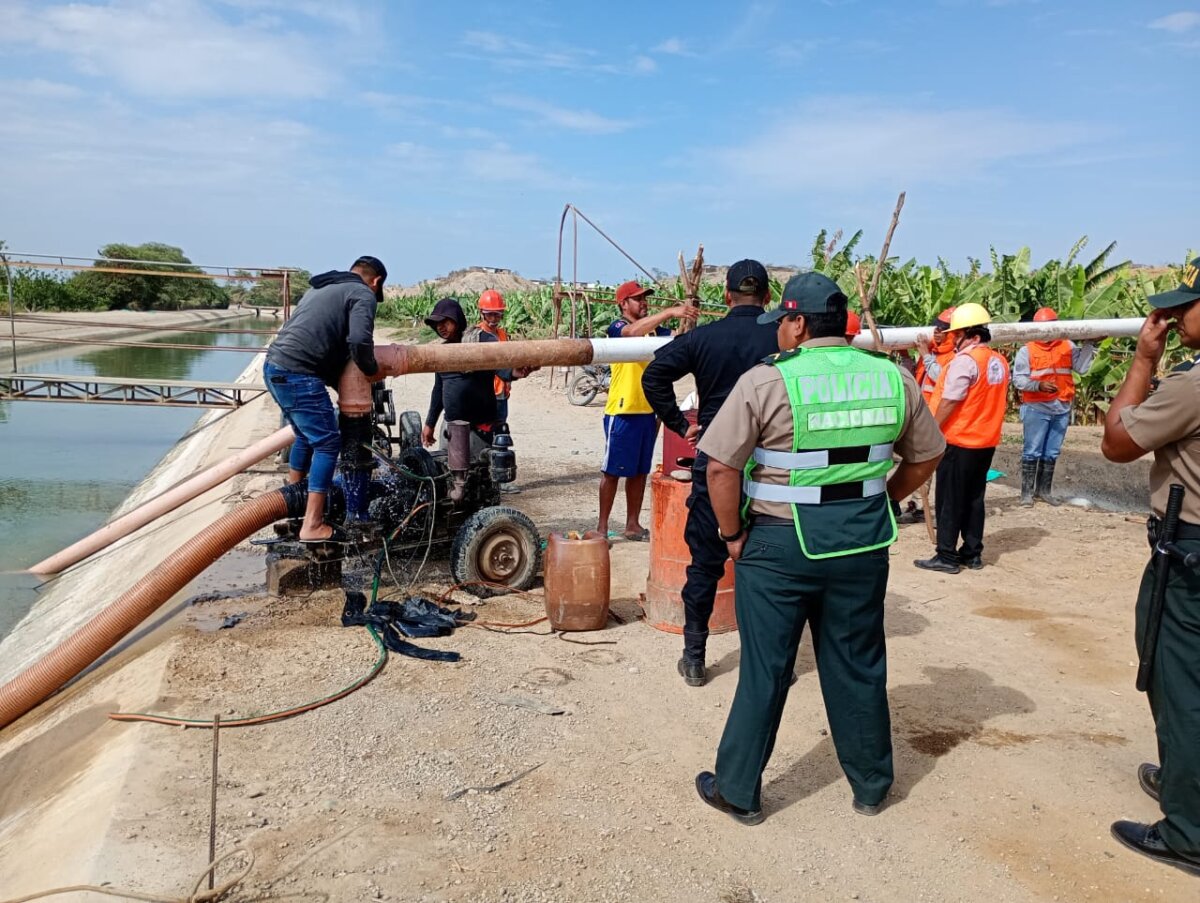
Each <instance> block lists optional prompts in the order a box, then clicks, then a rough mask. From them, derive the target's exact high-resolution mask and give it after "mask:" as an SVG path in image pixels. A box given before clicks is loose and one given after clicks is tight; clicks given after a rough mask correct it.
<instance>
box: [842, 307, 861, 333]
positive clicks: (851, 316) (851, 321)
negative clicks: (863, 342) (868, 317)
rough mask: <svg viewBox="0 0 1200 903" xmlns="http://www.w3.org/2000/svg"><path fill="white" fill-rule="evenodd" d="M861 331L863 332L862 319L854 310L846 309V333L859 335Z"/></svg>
mask: <svg viewBox="0 0 1200 903" xmlns="http://www.w3.org/2000/svg"><path fill="white" fill-rule="evenodd" d="M860 332H862V320H861V319H859V316H858V314H856V313H855V312H854V311H852V310H848V311H846V335H858V334H859V333H860Z"/></svg>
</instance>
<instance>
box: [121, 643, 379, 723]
mask: <svg viewBox="0 0 1200 903" xmlns="http://www.w3.org/2000/svg"><path fill="white" fill-rule="evenodd" d="M367 632H368V633H369V634H370V635H371V639H373V640H374V641H375V645H376V647H377V648H378V649H379V657H378V658H376V659H375V664H373V665H372V666H371V670H370V671H368V672H367V673H366V674H365V675H364V676H363V677H360V678H358V680H356V681H354V682H353V683H352V684H350V685H349V686H346V687H343V688H342V689H341V690H338V691H337V692H336V693H334V694H332V695H331V696H325V697H323V698H321V699H317V700H314V701H313V702H308V703H305V704H304V705H299V706H295V707H293V708H290V709H284V710H282V711H279V712H269V713H268V714H266V715H253V716H250V717H247V718H231V719H230V720H228V721H224V720H223V721H222V722H221V729H222V730H224V729H225V728H230V727H248V726H249V725H252V724H268V723H270V722H272V721H282V720H283V719H284V718H291V717H292V716H294V715H300V714H302V713H304V712H311V711H312V710H313V709H319V708H321V707H322V706H325V705H329V703H331V702H337V701H338V700H339V699H344V698H345V697H347V696H349V695H350V694H351V693H353V692H354V691H355V690H358V689H360V688H362V687H364V686H366V685H367V684H368V683H370V682H371V681H372V680H373V679H374V678H375V676H376V675H377V674H379V672H380V671H382V670H383V666H384V665H386V664H387V660H388V651H387V647H385V646H384V645H383V640H382V639H381V638H380V636H379V634H378V633H377V632H376V630H375V628H374V627H373V626H371V625H367ZM108 717H109V718H111V719H112V720H113V721H145V722H148V723H150V724H166V725H170V726H172V727H196V728H206V729H209V730H211V729H212V726H213V722H212V720H211V719H202V718H174V717H171V716H169V715H155V714H153V713H147V712H110V713H109V715H108Z"/></svg>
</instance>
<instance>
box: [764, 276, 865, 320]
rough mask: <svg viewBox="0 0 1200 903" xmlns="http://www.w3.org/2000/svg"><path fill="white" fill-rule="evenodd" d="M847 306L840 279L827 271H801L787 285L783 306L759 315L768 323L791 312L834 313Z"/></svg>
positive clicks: (780, 303)
mask: <svg viewBox="0 0 1200 903" xmlns="http://www.w3.org/2000/svg"><path fill="white" fill-rule="evenodd" d="M845 309H846V296H845V294H844V293H843V292H842V290H841V289H840V288H838V285H837V283H836V282H834V281H833V280H832V279H830V278H829V277H828V276H826V275H824V274H823V273H800V274H799V275H797V276H793V277H792V278H791V279H789V280H788V281H787V285H785V286H784V287H783V297H782V298H781V299H780V301H779V306H778V307H774V308H772V309H771V310H768V311H766V312H765V313H762V314H759V316H758V322H759V323H761V324H763V325H764V326H765V325H766V324H767V323H775V322H777V321H778V320H782V319H783V318H784V317H786V316H790V315H791V314H832V313H836V312H837V311H839V310H845Z"/></svg>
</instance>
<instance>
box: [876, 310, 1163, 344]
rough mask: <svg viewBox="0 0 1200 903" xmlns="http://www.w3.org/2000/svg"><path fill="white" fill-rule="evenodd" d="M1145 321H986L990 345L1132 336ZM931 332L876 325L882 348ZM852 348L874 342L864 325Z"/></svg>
mask: <svg viewBox="0 0 1200 903" xmlns="http://www.w3.org/2000/svg"><path fill="white" fill-rule="evenodd" d="M1144 322H1145V318H1143V317H1130V318H1128V319H1114V320H1048V321H1046V322H1044V323H989V324H988V330H989V331H990V332H991V334H992V341H991V344H993V345H1014V344H1017V343H1020V342H1050V341H1053V340H1055V339H1073V340H1075V341H1077V342H1079V341H1083V340H1085V339H1103V338H1107V337H1109V336H1135V335H1137V334H1138V332H1139V331H1140V330H1141V328H1142V323H1144ZM932 334H933V329H932V327H929V326H899V327H896V326H889V327H880V329H879V337H880V339H881V344H882V346H883V347H884V348H885V349H888V350H895V349H900V348H912V347H913V346H914V345H916V344H917V336H919V335H924V336H926V337H928V336H930V335H932ZM854 347H855V348H866V349H868V350H869V349H873V348H874V347H875V342H874V340H873V339H872V338H871V333H870V330H868V329H866V328H864V329H863V331H862V332H861V333H859V334H858V336H856V337H855V339H854Z"/></svg>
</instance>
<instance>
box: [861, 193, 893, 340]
mask: <svg viewBox="0 0 1200 903" xmlns="http://www.w3.org/2000/svg"><path fill="white" fill-rule="evenodd" d="M904 196H905V192H903V191H902V192H900V197H898V198H897V199H896V210H895V212H893V213H892V222H891V225H889V226H888V230H887V235H885V236H884V238H883V250H881V251H880V252H879V259H878V260H877V261H875V273H874V275H873V276H872V277H871V287H870V288H869V289H867V290H866V292H865V293H864V291H863V285H864V282H865V280H864V277H863V275H862V273H861V272H860V271H859V269H858V268H857V267H856V268H855V269H856V276H857V278H858V296H859V298H861V299H862V309H863V319H864V320H866V321H867V327H868V328H869V329H870V330H871V338H872V339H873V340H874V342H875V350H876V351H880V350H882V348H881V341H880V337H879V327H878V326H876V325H875V314H873V313H872V312H871V304H872V303H874V301H875V294H876V292H878V291H879V280H880V279H881V278H882V277H883V268H884V266H885V265H886V264H887V256H888V249H889V248H891V246H892V235H893V234H895V232H896V224H897V223H899V222H900V211H901V210H902V209H903V207H904ZM860 266H861V264H860Z"/></svg>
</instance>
